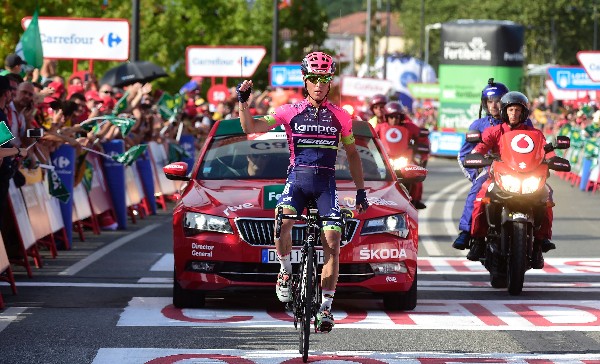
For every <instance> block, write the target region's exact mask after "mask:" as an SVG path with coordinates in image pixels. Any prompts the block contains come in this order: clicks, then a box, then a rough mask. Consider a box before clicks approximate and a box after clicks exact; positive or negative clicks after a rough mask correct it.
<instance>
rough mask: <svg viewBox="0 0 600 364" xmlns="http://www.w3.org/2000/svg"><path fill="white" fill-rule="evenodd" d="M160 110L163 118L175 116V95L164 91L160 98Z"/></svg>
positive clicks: (158, 103)
mask: <svg viewBox="0 0 600 364" xmlns="http://www.w3.org/2000/svg"><path fill="white" fill-rule="evenodd" d="M157 105H158V112H160V116H162V118H163V119H169V118H170V117H171V116H173V108H174V107H175V100H174V99H173V96H171V95H169V93H168V92H165V93H163V94H162V95H161V96H160V99H158V102H157Z"/></svg>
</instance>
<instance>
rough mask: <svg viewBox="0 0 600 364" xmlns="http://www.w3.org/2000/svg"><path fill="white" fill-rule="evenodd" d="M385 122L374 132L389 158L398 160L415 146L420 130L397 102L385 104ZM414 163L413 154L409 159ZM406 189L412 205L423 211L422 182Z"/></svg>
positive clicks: (412, 184)
mask: <svg viewBox="0 0 600 364" xmlns="http://www.w3.org/2000/svg"><path fill="white" fill-rule="evenodd" d="M383 114H384V116H385V120H386V122H384V123H379V124H377V127H376V128H375V132H376V133H377V135H378V136H379V139H381V142H382V144H383V147H384V148H385V150H386V152H387V154H388V155H389V156H390V158H398V157H400V156H401V155H402V153H406V149H407V148H410V145H415V144H416V143H417V142H418V141H419V137H420V133H421V128H419V127H418V126H417V125H416V124H413V123H412V122H411V120H410V119H409V118H408V117H407V115H406V108H405V107H404V105H402V104H401V103H400V102H398V101H391V102H388V103H387V104H385V107H384V109H383ZM411 158H412V159H413V160H411V161H409V163H414V153H413V155H412V157H411ZM407 187H408V190H409V192H410V196H411V199H412V204H413V206H414V207H415V208H417V209H424V208H426V207H427V206H426V205H425V204H424V203H423V202H422V201H421V198H422V197H423V182H416V183H411V184H410V185H409V186H407Z"/></svg>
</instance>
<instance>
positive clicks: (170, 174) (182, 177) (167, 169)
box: [163, 162, 190, 181]
mask: <svg viewBox="0 0 600 364" xmlns="http://www.w3.org/2000/svg"><path fill="white" fill-rule="evenodd" d="M163 172H164V174H165V176H166V177H167V179H170V180H172V181H189V180H190V177H188V175H187V174H188V165H187V163H186V162H175V163H171V164H167V165H166V166H164V167H163Z"/></svg>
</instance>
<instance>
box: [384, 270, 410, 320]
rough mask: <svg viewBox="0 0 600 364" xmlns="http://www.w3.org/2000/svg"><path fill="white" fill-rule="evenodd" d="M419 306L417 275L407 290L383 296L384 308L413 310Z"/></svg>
mask: <svg viewBox="0 0 600 364" xmlns="http://www.w3.org/2000/svg"><path fill="white" fill-rule="evenodd" d="M415 307H417V275H416V274H415V279H414V280H413V283H412V285H411V286H410V289H409V290H408V291H406V292H395V293H388V294H385V295H384V296H383V308H385V309H386V310H389V311H412V310H414V309H415Z"/></svg>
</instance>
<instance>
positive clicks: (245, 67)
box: [185, 46, 267, 77]
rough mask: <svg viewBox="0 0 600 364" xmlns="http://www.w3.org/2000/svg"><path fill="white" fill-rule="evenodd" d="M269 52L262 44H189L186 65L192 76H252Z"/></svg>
mask: <svg viewBox="0 0 600 364" xmlns="http://www.w3.org/2000/svg"><path fill="white" fill-rule="evenodd" d="M265 54H267V50H266V49H265V47H260V46H256V47H255V46H240V47H235V46H227V47H209V46H206V47H205V46H189V47H187V48H186V50H185V65H186V72H187V75H188V76H190V77H194V76H202V77H252V75H254V72H256V69H257V68H258V65H259V64H260V62H261V61H262V59H263V58H264V56H265Z"/></svg>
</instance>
